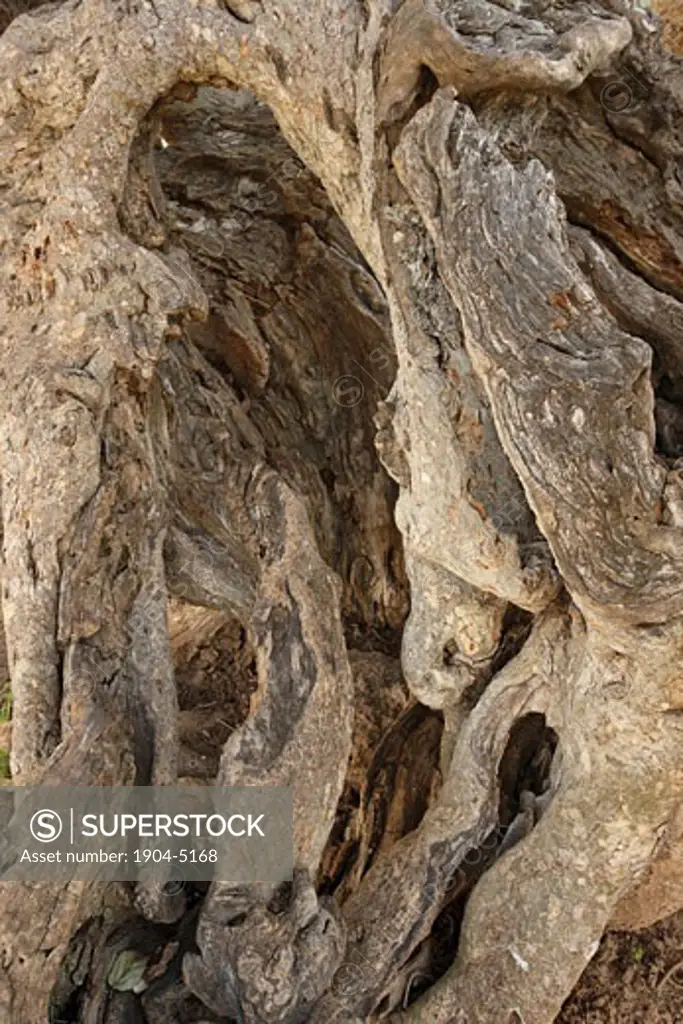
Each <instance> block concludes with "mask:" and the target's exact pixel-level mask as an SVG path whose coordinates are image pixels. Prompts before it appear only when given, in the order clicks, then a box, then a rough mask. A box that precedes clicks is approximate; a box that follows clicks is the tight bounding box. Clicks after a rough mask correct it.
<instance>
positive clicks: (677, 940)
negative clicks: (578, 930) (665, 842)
mask: <svg viewBox="0 0 683 1024" xmlns="http://www.w3.org/2000/svg"><path fill="white" fill-rule="evenodd" d="M681 1021H683V911H679V913H677V914H674V915H673V917H670V918H667V920H666V921H661V922H660V923H659V924H656V925H654V926H653V927H652V928H647V929H645V930H644V931H641V932H608V933H607V935H606V936H605V937H604V939H603V940H602V943H601V946H600V949H599V951H598V953H597V955H596V956H595V957H594V959H593V960H592V961H591V963H590V964H589V965H588V967H587V968H586V970H585V971H584V973H583V976H582V978H581V980H580V982H579V984H578V985H577V987H576V988H575V990H574V992H573V993H572V996H571V998H570V999H569V1000H568V1002H567V1003H566V1004H565V1006H564V1009H563V1011H562V1013H561V1014H560V1016H559V1017H558V1018H557V1024H680V1022H681Z"/></svg>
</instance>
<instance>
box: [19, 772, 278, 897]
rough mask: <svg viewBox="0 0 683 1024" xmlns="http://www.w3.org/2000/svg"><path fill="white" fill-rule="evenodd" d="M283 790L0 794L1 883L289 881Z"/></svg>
mask: <svg viewBox="0 0 683 1024" xmlns="http://www.w3.org/2000/svg"><path fill="white" fill-rule="evenodd" d="M292 859H293V847H292V798H291V791H290V790H289V789H286V788H277V787H273V788H267V789H266V788H259V787H256V786H249V787H240V788H237V787H234V788H233V787H220V786H164V787H153V786H136V787H123V786H121V787H116V788H112V787H101V786H25V787H20V786H17V787H10V786H8V787H4V786H3V787H0V881H12V880H15V881H24V882H28V881H57V882H67V881H71V880H74V881H79V880H83V881H93V880H96V881H102V882H112V881H151V882H159V883H160V884H166V883H169V882H173V881H183V882H189V881H212V880H214V881H225V882H273V883H276V884H277V883H279V882H283V881H286V880H288V879H291V877H292V867H293V864H292Z"/></svg>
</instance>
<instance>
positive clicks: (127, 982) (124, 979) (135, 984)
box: [107, 949, 147, 992]
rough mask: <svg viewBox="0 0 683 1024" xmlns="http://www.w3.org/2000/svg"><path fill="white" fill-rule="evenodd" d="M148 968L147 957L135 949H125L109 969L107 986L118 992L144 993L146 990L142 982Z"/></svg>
mask: <svg viewBox="0 0 683 1024" xmlns="http://www.w3.org/2000/svg"><path fill="white" fill-rule="evenodd" d="M146 968H147V957H145V956H143V955H142V953H138V952H136V950H134V949H124V950H123V952H122V953H119V955H118V956H117V957H116V958H115V959H114V961H113V963H112V965H111V967H110V968H109V974H108V975H107V984H108V985H109V987H110V988H113V989H116V991H117V992H134V991H138V992H139V991H142V990H143V989H144V988H146V985H145V983H144V982H143V980H142V977H143V975H144V973H145V970H146Z"/></svg>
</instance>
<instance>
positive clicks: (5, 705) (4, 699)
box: [0, 683, 12, 722]
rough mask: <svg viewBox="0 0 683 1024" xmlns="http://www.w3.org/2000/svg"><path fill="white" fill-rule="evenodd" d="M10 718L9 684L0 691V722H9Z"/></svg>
mask: <svg viewBox="0 0 683 1024" xmlns="http://www.w3.org/2000/svg"><path fill="white" fill-rule="evenodd" d="M11 717H12V691H11V690H10V688H9V683H5V685H4V686H3V687H2V689H0V722H9V720H10V719H11Z"/></svg>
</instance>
